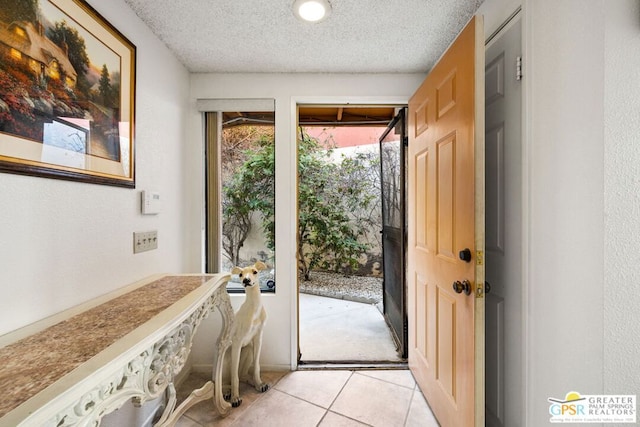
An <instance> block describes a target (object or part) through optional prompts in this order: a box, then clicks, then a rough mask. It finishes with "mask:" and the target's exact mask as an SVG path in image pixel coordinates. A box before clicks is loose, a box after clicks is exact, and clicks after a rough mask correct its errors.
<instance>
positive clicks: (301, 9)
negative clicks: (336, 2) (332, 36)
mask: <svg viewBox="0 0 640 427" xmlns="http://www.w3.org/2000/svg"><path fill="white" fill-rule="evenodd" d="M293 13H294V14H295V15H296V16H297V17H298V18H300V19H302V20H303V21H307V22H320V21H322V20H324V19H326V18H327V16H329V14H330V13H331V5H330V4H329V2H328V1H327V0H296V1H295V2H294V3H293Z"/></svg>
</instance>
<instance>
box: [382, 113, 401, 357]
mask: <svg viewBox="0 0 640 427" xmlns="http://www.w3.org/2000/svg"><path fill="white" fill-rule="evenodd" d="M406 138H407V136H406V120H405V109H402V110H400V113H399V114H398V115H397V116H396V117H395V118H394V119H393V120H392V121H391V123H390V124H389V126H388V127H387V129H386V130H385V132H384V133H383V134H382V136H381V137H380V168H381V181H382V257H383V263H384V285H383V296H384V317H385V319H386V321H387V323H388V324H389V327H390V328H391V332H392V335H393V337H394V340H395V341H396V345H397V348H398V353H399V354H400V356H401V357H403V358H406V357H407V315H406V308H405V304H406V291H405V142H406V140H407V139H406Z"/></svg>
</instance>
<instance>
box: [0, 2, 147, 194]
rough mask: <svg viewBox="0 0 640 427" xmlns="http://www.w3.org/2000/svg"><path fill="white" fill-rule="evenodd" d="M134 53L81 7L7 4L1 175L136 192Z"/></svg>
mask: <svg viewBox="0 0 640 427" xmlns="http://www.w3.org/2000/svg"><path fill="white" fill-rule="evenodd" d="M135 68H136V47H135V46H134V45H133V44H132V43H131V42H130V41H129V40H128V39H127V38H126V37H125V36H123V35H122V34H121V33H120V32H119V31H118V30H117V29H116V28H114V27H113V26H112V25H111V24H110V23H109V22H107V21H106V20H105V19H104V18H103V17H102V16H101V15H100V14H99V13H98V12H97V11H95V10H94V9H93V8H92V7H91V6H90V5H89V4H87V3H86V2H85V1H83V0H32V1H16V0H0V172H8V173H17V174H23V175H32V176H44V177H49V178H57V179H67V180H74V181H82V182H89V183H95V184H104V185H115V186H121V187H129V188H135V137H134V136H135V135H134V122H135V71H136V70H135Z"/></svg>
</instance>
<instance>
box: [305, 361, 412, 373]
mask: <svg viewBox="0 0 640 427" xmlns="http://www.w3.org/2000/svg"><path fill="white" fill-rule="evenodd" d="M352 369H357V370H367V369H368V370H406V369H409V364H408V363H407V362H395V361H390V362H389V361H382V362H369V361H367V362H359V361H340V362H333V361H332V362H326V361H309V362H303V361H301V362H299V363H298V370H299V371H332V370H352Z"/></svg>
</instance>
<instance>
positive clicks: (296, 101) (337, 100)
mask: <svg viewBox="0 0 640 427" xmlns="http://www.w3.org/2000/svg"><path fill="white" fill-rule="evenodd" d="M410 96H411V95H410V94H408V95H405V96H292V97H291V104H290V113H291V114H290V117H289V118H290V121H289V141H290V144H291V148H292V149H291V150H290V153H289V162H291V163H290V164H291V165H292V169H293V170H296V171H297V169H298V149H297V143H296V141H297V128H298V106H299V105H305V104H313V105H323V104H324V105H327V106H329V105H371V106H374V105H397V106H399V107H400V106H406V105H407V104H408V103H409V98H410ZM277 108H278V106H277V105H276V110H277ZM276 169H277V165H276ZM296 176H297V172H296ZM295 188H296V190H297V188H298V183H297V181H296V183H295ZM292 197H293V199H294V204H295V206H296V209H297V206H298V192H297V191H295V192H293V195H292ZM296 218H297V215H296ZM290 227H291V231H290V233H292V234H291V235H292V236H293V239H294V240H295V239H296V236H297V233H295V230H297V228H298V223H297V221H296V222H295V223H293V224H291V226H290ZM293 259H294V260H295V259H296V254H295V253H294V254H293ZM288 268H289V269H290V271H289V274H290V276H289V277H293V278H294V279H295V280H296V283H295V284H294V285H292V288H293V289H294V292H293V294H292V298H291V301H290V303H291V304H290V308H291V319H292V322H291V330H290V339H291V349H290V355H291V370H294V371H295V370H298V351H299V348H300V314H299V311H300V302H299V299H300V298H299V295H300V292H299V289H298V284H297V278H298V274H297V263H295V262H294V263H292V264H291V265H290V266H289V267H288Z"/></svg>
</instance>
